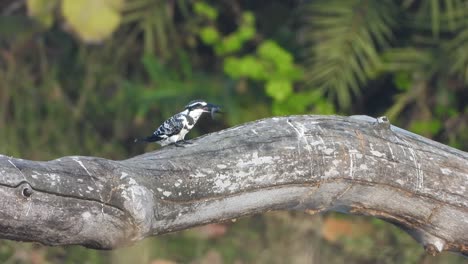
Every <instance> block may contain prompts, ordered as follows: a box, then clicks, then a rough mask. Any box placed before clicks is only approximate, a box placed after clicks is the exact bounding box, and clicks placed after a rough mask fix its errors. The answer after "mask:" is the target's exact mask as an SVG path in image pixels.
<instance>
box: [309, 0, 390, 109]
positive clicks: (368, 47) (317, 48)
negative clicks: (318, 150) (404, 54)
mask: <svg viewBox="0 0 468 264" xmlns="http://www.w3.org/2000/svg"><path fill="white" fill-rule="evenodd" d="M397 8H398V7H397V6H396V5H395V4H394V1H391V0H383V1H382V0H367V1H362V0H348V1H338V0H332V1H324V0H323V1H314V2H312V3H311V4H309V6H308V12H307V28H306V29H305V34H306V36H305V38H306V41H307V43H308V45H310V46H308V47H307V50H308V54H307V56H308V57H309V59H307V60H306V66H307V68H306V74H305V75H306V76H305V78H306V81H307V82H308V83H309V85H310V86H313V87H318V88H320V89H322V90H323V91H325V92H327V93H328V94H330V95H331V96H332V97H333V98H336V99H337V101H338V103H339V105H340V107H342V108H348V107H349V106H350V104H351V99H352V96H353V94H354V95H356V94H359V92H360V86H362V85H363V84H365V83H366V82H367V81H368V80H369V79H371V78H372V76H375V73H376V69H377V68H378V67H379V65H380V55H379V53H380V50H381V49H383V48H385V47H388V46H389V43H390V41H391V40H392V39H393V28H394V26H395V25H396V24H397V22H396V20H395V11H396V10H397Z"/></svg>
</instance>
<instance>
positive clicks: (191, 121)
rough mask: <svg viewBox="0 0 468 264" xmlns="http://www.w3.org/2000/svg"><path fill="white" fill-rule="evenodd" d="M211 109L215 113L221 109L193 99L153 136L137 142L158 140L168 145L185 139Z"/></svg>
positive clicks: (162, 144) (161, 143) (159, 142)
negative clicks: (201, 117)
mask: <svg viewBox="0 0 468 264" xmlns="http://www.w3.org/2000/svg"><path fill="white" fill-rule="evenodd" d="M210 111H211V113H212V115H213V112H216V111H219V107H218V106H215V105H213V104H209V103H207V102H205V101H202V100H195V101H191V102H190V103H189V104H188V105H187V106H185V109H184V111H182V112H180V113H178V114H175V115H173V116H172V117H170V118H169V119H167V120H166V121H164V123H162V125H160V126H159V127H158V128H157V129H156V131H154V133H153V134H152V135H151V136H149V137H146V138H142V139H136V140H135V142H137V141H146V142H156V143H158V144H160V145H161V146H166V145H169V144H173V143H177V142H181V141H184V138H185V135H186V134H187V133H188V132H189V131H190V130H191V129H192V128H193V127H194V126H195V124H196V123H197V121H198V119H199V118H200V116H201V115H202V114H203V113H209V112H210Z"/></svg>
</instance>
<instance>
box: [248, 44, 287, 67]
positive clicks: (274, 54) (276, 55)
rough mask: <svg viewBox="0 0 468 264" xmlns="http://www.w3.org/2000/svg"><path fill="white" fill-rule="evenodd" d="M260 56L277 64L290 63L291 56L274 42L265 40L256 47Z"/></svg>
mask: <svg viewBox="0 0 468 264" xmlns="http://www.w3.org/2000/svg"><path fill="white" fill-rule="evenodd" d="M257 53H258V55H259V57H260V58H263V59H268V60H271V61H273V62H274V63H275V64H276V65H277V66H279V65H292V64H293V57H292V55H291V53H289V52H287V51H286V50H284V49H283V48H281V47H280V46H279V45H278V44H277V43H276V42H274V41H271V40H266V41H264V42H262V44H260V46H259V47H258V49H257Z"/></svg>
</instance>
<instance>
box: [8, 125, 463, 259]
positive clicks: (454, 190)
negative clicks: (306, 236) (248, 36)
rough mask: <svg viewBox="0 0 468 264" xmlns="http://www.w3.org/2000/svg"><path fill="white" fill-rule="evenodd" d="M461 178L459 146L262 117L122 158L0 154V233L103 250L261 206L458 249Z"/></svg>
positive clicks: (433, 247)
mask: <svg viewBox="0 0 468 264" xmlns="http://www.w3.org/2000/svg"><path fill="white" fill-rule="evenodd" d="M467 183H468V154H467V153H465V152H462V151H459V150H456V149H453V148H451V147H448V146H445V145H442V144H439V143H437V142H434V141H431V140H429V139H426V138H423V137H421V136H418V135H415V134H412V133H410V132H408V131H405V130H402V129H399V128H397V127H394V126H391V125H390V124H389V123H388V121H387V120H386V118H378V119H374V118H370V117H367V116H353V117H337V116H291V117H281V118H270V119H264V120H259V121H256V122H252V123H247V124H244V125H241V126H238V127H233V128H230V129H226V130H223V131H220V132H217V133H212V134H210V135H207V136H204V137H200V138H197V139H195V140H193V144H191V145H187V147H175V146H168V147H165V148H163V149H161V150H158V151H154V152H150V153H146V154H143V155H140V156H137V157H134V158H131V159H127V160H122V161H112V160H106V159H102V158H95V157H78V156H72V157H63V158H60V159H57V160H52V161H28V160H22V159H15V158H10V157H7V156H0V197H1V198H0V237H2V238H7V239H13V240H22V241H36V242H41V243H44V244H47V245H66V244H79V245H84V246H87V247H91V248H99V249H111V248H116V247H119V246H123V245H127V244H131V243H132V242H134V241H137V240H140V239H143V238H145V237H147V236H151V235H158V234H163V233H167V232H172V231H176V230H182V229H187V228H190V227H193V226H196V225H201V224H205V223H211V222H219V221H224V220H226V219H231V218H236V217H239V216H243V215H250V214H254V213H261V212H265V211H269V210H308V211H309V212H323V211H329V210H332V211H340V212H345V213H351V214H358V215H371V216H375V217H379V218H382V219H385V220H387V221H389V222H392V223H395V224H397V225H399V226H400V227H402V228H403V229H405V230H406V231H408V232H409V233H410V234H411V235H412V236H413V237H414V238H415V239H416V240H417V241H419V242H420V243H421V244H422V245H424V247H425V248H426V249H427V250H428V251H429V252H430V253H432V254H435V253H437V252H440V251H442V250H449V251H455V252H459V253H462V254H465V255H466V254H468V207H467V206H468V191H467Z"/></svg>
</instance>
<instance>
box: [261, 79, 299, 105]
mask: <svg viewBox="0 0 468 264" xmlns="http://www.w3.org/2000/svg"><path fill="white" fill-rule="evenodd" d="M292 91H293V88H292V84H291V82H290V81H287V80H281V79H280V80H269V81H268V82H267V83H266V93H267V94H268V95H269V96H271V97H273V99H275V100H277V101H283V100H284V99H286V97H288V96H289V95H290V94H291V93H292Z"/></svg>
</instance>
